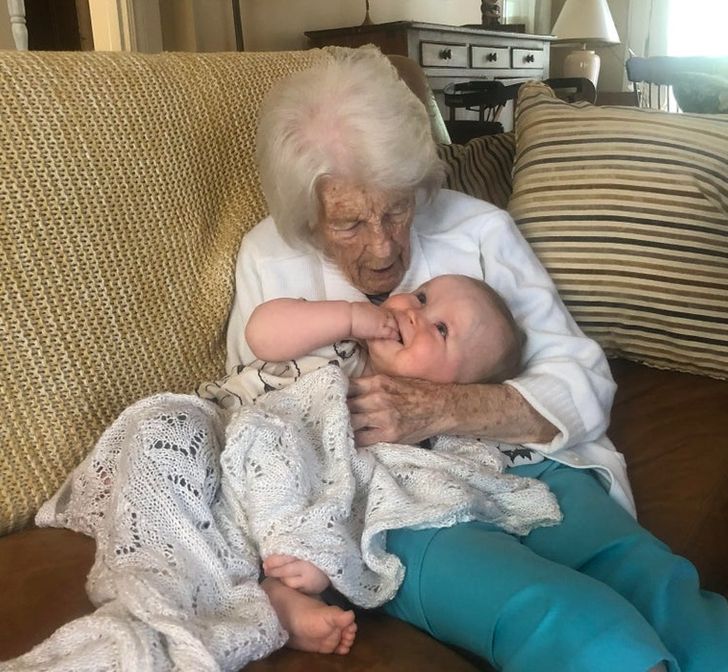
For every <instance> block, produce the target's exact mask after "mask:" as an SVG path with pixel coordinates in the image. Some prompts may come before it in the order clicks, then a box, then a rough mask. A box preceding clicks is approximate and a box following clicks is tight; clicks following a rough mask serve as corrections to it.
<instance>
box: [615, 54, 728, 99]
mask: <svg viewBox="0 0 728 672" xmlns="http://www.w3.org/2000/svg"><path fill="white" fill-rule="evenodd" d="M625 67H626V68H627V79H628V80H629V81H630V82H632V84H633V87H634V90H635V92H637V96H638V101H639V106H640V107H649V108H653V109H660V110H667V111H668V112H672V111H679V109H680V108H679V106H678V104H677V102H676V101H675V98H674V96H673V95H672V87H673V85H675V84H676V83H677V80H678V78H679V77H680V76H683V75H685V74H686V73H700V74H705V75H723V76H728V57H714V58H711V57H704V56H650V57H648V58H640V57H636V56H632V57H631V58H628V59H627V62H626V64H625Z"/></svg>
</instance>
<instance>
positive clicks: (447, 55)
mask: <svg viewBox="0 0 728 672" xmlns="http://www.w3.org/2000/svg"><path fill="white" fill-rule="evenodd" d="M440 58H441V59H442V60H443V61H449V60H450V59H451V58H452V49H441V50H440Z"/></svg>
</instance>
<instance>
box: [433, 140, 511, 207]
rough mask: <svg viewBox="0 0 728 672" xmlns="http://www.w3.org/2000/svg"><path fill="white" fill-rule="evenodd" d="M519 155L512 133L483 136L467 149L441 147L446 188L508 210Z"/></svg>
mask: <svg viewBox="0 0 728 672" xmlns="http://www.w3.org/2000/svg"><path fill="white" fill-rule="evenodd" d="M515 153H516V137H515V134H514V133H513V132H511V133H499V134H498V135H483V136H481V137H479V138H473V139H472V140H470V141H469V142H468V143H467V144H465V145H440V146H439V154H440V158H441V159H442V160H443V161H444V162H445V166H446V177H445V186H446V187H447V188H448V189H454V190H456V191H462V192H465V193H466V194H470V195H471V196H475V197H476V198H480V199H482V200H484V201H488V202H489V203H493V204H494V205H497V206H498V207H499V208H505V207H506V205H508V199H509V198H510V197H511V167H512V166H513V156H514V155H515Z"/></svg>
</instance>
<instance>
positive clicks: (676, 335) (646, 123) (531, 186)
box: [509, 83, 728, 377]
mask: <svg viewBox="0 0 728 672" xmlns="http://www.w3.org/2000/svg"><path fill="white" fill-rule="evenodd" d="M516 145H517V149H516V161H515V165H514V172H513V197H512V199H511V202H510V204H509V210H510V211H511V213H512V214H513V216H514V218H515V220H516V222H517V223H518V225H519V227H520V229H521V231H522V233H523V234H524V235H525V237H526V238H527V239H528V241H529V242H530V243H531V245H532V246H533V248H534V250H535V252H536V254H537V255H538V256H539V257H540V259H541V261H542V262H543V264H544V265H545V266H546V268H547V269H548V270H549V272H550V273H551V276H552V277H553V279H554V281H555V282H556V284H557V285H558V287H559V291H560V292H561V295H562V297H563V298H564V301H565V302H566V304H567V305H568V307H569V309H570V310H571V312H572V314H573V315H574V318H575V319H576V320H577V322H578V323H579V324H580V325H581V326H582V328H583V329H584V330H585V331H586V333H587V334H590V335H591V336H593V337H594V338H596V339H597V340H598V341H599V342H600V343H601V344H602V346H604V348H605V349H606V350H607V351H608V352H609V353H611V354H615V355H620V356H623V357H626V358H628V359H633V360H636V361H641V362H645V363H647V364H651V365H653V366H657V367H662V368H669V369H676V370H680V371H687V372H692V373H702V374H708V375H712V376H716V377H727V376H728V116H725V115H703V116H700V115H689V114H669V113H665V112H656V111H651V110H641V109H636V108H617V107H612V108H610V107H593V106H591V105H586V106H581V107H574V106H571V105H568V104H567V103H564V102H562V101H560V100H558V99H556V98H555V97H554V96H553V93H552V92H551V90H550V89H549V88H548V87H547V86H545V85H544V84H539V83H531V84H528V85H526V86H524V87H523V88H522V89H521V92H520V95H519V100H518V108H517V117H516Z"/></svg>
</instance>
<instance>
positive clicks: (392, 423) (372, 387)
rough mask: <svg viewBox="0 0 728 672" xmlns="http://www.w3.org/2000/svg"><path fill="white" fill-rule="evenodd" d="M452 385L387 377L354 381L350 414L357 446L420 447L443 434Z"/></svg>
mask: <svg viewBox="0 0 728 672" xmlns="http://www.w3.org/2000/svg"><path fill="white" fill-rule="evenodd" d="M449 387H451V386H449V385H440V384H437V383H430V382H427V381H424V380H415V379H413V378H390V377H389V376H384V375H375V376H366V377H362V378H355V379H352V380H351V381H350V383H349V400H348V403H349V411H350V412H351V424H352V427H353V428H354V433H355V437H356V443H357V445H359V446H368V445H371V444H372V443H378V442H379V441H387V442H389V443H418V442H419V441H422V440H423V439H426V438H429V437H430V436H434V435H435V434H437V433H440V432H441V430H440V429H439V427H438V425H437V423H436V421H439V420H442V412H443V410H444V405H443V404H442V400H443V397H444V396H445V389H446V388H449Z"/></svg>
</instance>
